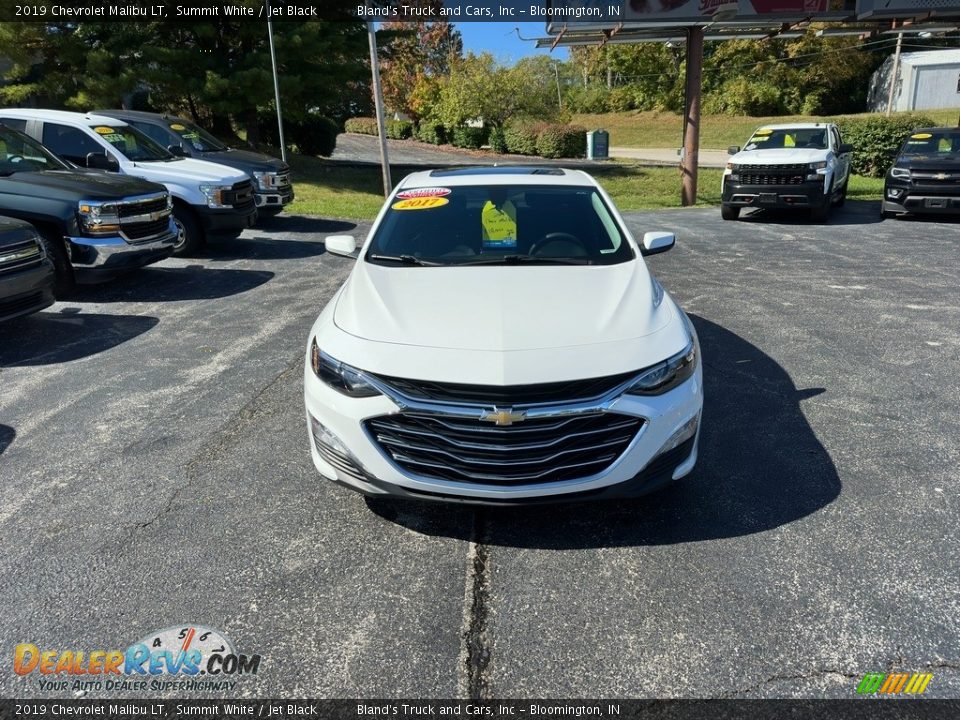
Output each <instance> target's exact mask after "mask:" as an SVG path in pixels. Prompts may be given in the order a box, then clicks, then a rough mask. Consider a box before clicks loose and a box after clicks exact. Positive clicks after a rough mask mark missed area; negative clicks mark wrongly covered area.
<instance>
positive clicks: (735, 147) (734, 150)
mask: <svg viewBox="0 0 960 720" xmlns="http://www.w3.org/2000/svg"><path fill="white" fill-rule="evenodd" d="M738 152H740V146H739V145H731V146H730V147H728V148H727V155H736V154H737V153H738Z"/></svg>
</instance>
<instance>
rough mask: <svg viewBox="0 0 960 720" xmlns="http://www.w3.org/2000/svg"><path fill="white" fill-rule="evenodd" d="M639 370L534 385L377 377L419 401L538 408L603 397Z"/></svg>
mask: <svg viewBox="0 0 960 720" xmlns="http://www.w3.org/2000/svg"><path fill="white" fill-rule="evenodd" d="M636 375H637V371H636V370H633V371H631V372H628V373H621V374H619V375H607V376H606V377H597V378H588V379H585V380H569V381H564V382H553V383H537V384H532V385H465V384H461V383H441V382H431V381H427V380H409V379H406V378H396V377H387V376H385V375H378V376H377V377H378V378H380V379H381V380H383V381H384V382H385V383H387V384H388V385H389V386H390V387H392V388H394V389H395V390H397V391H399V392H400V393H402V394H404V395H406V396H407V397H410V398H414V399H416V400H427V401H430V402H440V403H454V404H457V405H464V404H479V405H501V406H502V405H536V404H541V403H559V402H562V403H569V402H576V401H578V400H580V401H582V400H592V399H594V398H598V397H602V396H604V395H606V394H607V393H609V392H610V391H611V390H613V389H614V388H616V387H618V386H620V385H622V384H623V383H625V382H626V381H628V380H629V379H630V378H632V377H635V376H636Z"/></svg>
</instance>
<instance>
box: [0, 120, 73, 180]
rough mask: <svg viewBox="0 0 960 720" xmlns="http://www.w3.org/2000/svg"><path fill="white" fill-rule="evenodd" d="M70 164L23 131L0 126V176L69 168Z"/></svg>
mask: <svg viewBox="0 0 960 720" xmlns="http://www.w3.org/2000/svg"><path fill="white" fill-rule="evenodd" d="M69 169H70V166H69V165H67V164H66V163H64V162H63V161H62V160H60V159H59V158H57V157H56V156H55V155H53V154H52V153H51V152H49V151H48V150H47V149H46V148H45V147H43V145H41V144H40V143H38V142H36V141H35V140H32V139H31V138H29V137H27V136H26V135H24V134H23V133H19V132H17V131H16V130H11V129H10V128H6V127H0V176H3V175H12V174H13V173H16V172H39V171H42V170H69Z"/></svg>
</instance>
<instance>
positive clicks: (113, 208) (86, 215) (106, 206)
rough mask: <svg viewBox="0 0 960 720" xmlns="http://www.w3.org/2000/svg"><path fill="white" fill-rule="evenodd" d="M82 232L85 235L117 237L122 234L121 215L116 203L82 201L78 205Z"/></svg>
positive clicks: (78, 216)
mask: <svg viewBox="0 0 960 720" xmlns="http://www.w3.org/2000/svg"><path fill="white" fill-rule="evenodd" d="M77 219H78V220H79V221H80V231H81V232H82V233H84V234H85V235H116V234H117V233H119V232H120V213H119V210H118V208H117V205H116V203H104V202H98V201H96V200H81V201H80V202H78V203H77Z"/></svg>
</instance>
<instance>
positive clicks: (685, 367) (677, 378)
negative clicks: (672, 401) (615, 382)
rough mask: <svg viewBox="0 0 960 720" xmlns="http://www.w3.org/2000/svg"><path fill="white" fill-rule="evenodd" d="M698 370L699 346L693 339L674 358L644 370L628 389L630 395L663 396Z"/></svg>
mask: <svg viewBox="0 0 960 720" xmlns="http://www.w3.org/2000/svg"><path fill="white" fill-rule="evenodd" d="M696 369H697V344H696V343H695V342H694V340H693V338H692V337H691V338H690V342H689V343H688V344H687V346H686V347H685V348H684V349H683V350H681V351H680V352H678V353H677V354H676V355H674V356H673V357H670V358H667V359H666V360H664V361H663V362H661V363H657V364H656V365H654V366H653V367H649V368H647V369H646V370H644V371H643V372H642V373H641V374H640V376H639V377H638V378H637V379H636V380H634V381H633V384H632V385H631V386H630V387H629V388H628V389H627V394H629V395H662V394H663V393H665V392H667V391H668V390H673V388H675V387H677V385H680V384H681V383H682V382H684V381H685V380H687V379H688V378H690V376H691V375H693V373H694V371H695V370H696Z"/></svg>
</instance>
